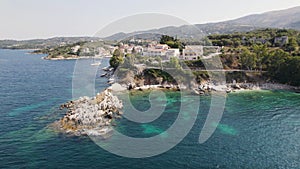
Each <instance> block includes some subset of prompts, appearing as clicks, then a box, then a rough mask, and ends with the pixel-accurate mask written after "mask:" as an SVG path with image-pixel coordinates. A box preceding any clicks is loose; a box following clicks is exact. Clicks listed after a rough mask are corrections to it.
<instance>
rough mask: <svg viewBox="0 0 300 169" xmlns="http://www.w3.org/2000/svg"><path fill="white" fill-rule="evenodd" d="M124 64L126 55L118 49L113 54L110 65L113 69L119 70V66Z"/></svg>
mask: <svg viewBox="0 0 300 169" xmlns="http://www.w3.org/2000/svg"><path fill="white" fill-rule="evenodd" d="M123 63H124V54H123V53H122V52H121V51H120V50H119V49H116V50H115V51H114V53H113V56H112V57H111V59H110V60H109V64H110V66H111V67H113V68H115V69H116V68H117V67H118V66H119V65H121V64H123Z"/></svg>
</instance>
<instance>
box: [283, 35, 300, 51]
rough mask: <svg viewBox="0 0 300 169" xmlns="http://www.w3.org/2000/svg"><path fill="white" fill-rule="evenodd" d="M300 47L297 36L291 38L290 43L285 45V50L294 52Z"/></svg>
mask: <svg viewBox="0 0 300 169" xmlns="http://www.w3.org/2000/svg"><path fill="white" fill-rule="evenodd" d="M297 47H298V43H297V41H296V39H295V38H290V40H289V43H288V44H286V45H285V50H286V51H287V52H290V53H291V52H294V51H296V49H297Z"/></svg>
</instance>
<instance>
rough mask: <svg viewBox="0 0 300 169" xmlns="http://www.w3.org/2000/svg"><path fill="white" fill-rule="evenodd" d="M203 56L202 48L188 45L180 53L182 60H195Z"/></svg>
mask: <svg viewBox="0 0 300 169" xmlns="http://www.w3.org/2000/svg"><path fill="white" fill-rule="evenodd" d="M201 56H203V46H200V45H189V46H185V48H184V49H183V51H182V59H184V60H197V59H199V58H200V57H201Z"/></svg>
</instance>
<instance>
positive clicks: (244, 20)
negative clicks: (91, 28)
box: [105, 7, 300, 40]
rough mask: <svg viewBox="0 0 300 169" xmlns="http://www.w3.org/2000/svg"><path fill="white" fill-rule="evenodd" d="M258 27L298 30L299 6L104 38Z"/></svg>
mask: <svg viewBox="0 0 300 169" xmlns="http://www.w3.org/2000/svg"><path fill="white" fill-rule="evenodd" d="M259 28H290V29H296V30H300V7H294V8H290V9H285V10H280V11H272V12H266V13H263V14H254V15H249V16H245V17H241V18H238V19H235V20H230V21H225V22H218V23H207V24H196V25H184V26H180V27H170V26H169V27H164V28H160V29H152V30H148V31H138V32H135V33H128V34H126V33H118V34H115V35H112V36H110V37H106V38H105V39H107V40H122V39H124V38H125V37H130V36H133V35H134V34H140V37H141V34H144V33H148V34H149V33H155V34H166V35H169V36H177V37H178V38H180V39H201V38H202V37H203V36H205V35H210V34H228V33H234V32H248V31H252V30H256V29H259Z"/></svg>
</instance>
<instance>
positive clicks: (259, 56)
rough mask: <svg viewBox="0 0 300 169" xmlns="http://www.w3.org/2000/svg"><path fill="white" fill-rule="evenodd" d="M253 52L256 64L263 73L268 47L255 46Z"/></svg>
mask: <svg viewBox="0 0 300 169" xmlns="http://www.w3.org/2000/svg"><path fill="white" fill-rule="evenodd" d="M253 52H254V54H255V57H256V63H257V66H258V68H259V69H260V71H262V68H263V64H264V62H263V61H264V57H266V56H267V55H268V47H267V45H253Z"/></svg>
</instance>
